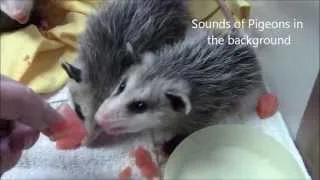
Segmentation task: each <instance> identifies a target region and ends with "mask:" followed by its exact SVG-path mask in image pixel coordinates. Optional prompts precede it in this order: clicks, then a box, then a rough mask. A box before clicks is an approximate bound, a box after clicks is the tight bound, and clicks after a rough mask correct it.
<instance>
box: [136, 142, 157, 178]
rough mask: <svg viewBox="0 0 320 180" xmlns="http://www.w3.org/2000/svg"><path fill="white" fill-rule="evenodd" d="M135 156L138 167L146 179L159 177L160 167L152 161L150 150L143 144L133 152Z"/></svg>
mask: <svg viewBox="0 0 320 180" xmlns="http://www.w3.org/2000/svg"><path fill="white" fill-rule="evenodd" d="M131 153H132V154H133V155H134V157H135V163H136V165H137V167H138V168H139V169H140V172H141V174H142V175H143V176H144V177H145V178H146V179H148V180H149V179H153V178H155V177H159V175H160V169H159V167H158V166H157V165H156V164H155V163H154V162H153V161H152V157H151V154H150V152H149V151H147V150H146V149H145V148H143V147H142V146H140V147H138V148H137V149H135V150H134V152H131Z"/></svg>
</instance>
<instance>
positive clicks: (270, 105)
mask: <svg viewBox="0 0 320 180" xmlns="http://www.w3.org/2000/svg"><path fill="white" fill-rule="evenodd" d="M278 106H279V103H278V99H277V96H275V95H274V94H270V93H268V94H264V95H262V96H261V97H260V98H259V100H258V104H257V109H256V111H257V115H258V116H259V117H260V118H261V119H265V118H268V117H270V116H272V115H274V114H275V113H276V112H277V110H278Z"/></svg>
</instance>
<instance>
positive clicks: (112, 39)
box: [63, 0, 190, 144]
mask: <svg viewBox="0 0 320 180" xmlns="http://www.w3.org/2000/svg"><path fill="white" fill-rule="evenodd" d="M187 7H188V6H187V3H186V1H185V0H169V1H167V0H165V1H163V0H116V1H113V2H112V3H111V4H108V7H106V8H105V7H103V8H102V9H101V10H99V11H98V12H97V13H96V14H94V15H92V16H90V17H89V20H88V23H87V28H86V30H85V32H84V34H83V35H82V36H81V38H80V42H79V50H78V51H79V55H78V58H77V61H76V63H75V64H74V65H70V64H67V63H65V64H63V67H64V69H65V70H66V71H67V73H68V74H69V76H70V77H71V78H72V79H73V80H71V81H70V83H69V87H70V92H71V95H72V99H73V102H74V104H75V109H76V111H77V112H78V114H79V116H81V117H82V118H83V119H84V123H85V126H86V127H87V129H88V131H89V137H88V138H87V139H86V142H85V144H91V143H92V142H94V139H95V138H96V137H97V136H98V135H99V134H100V132H101V130H100V128H99V127H98V126H96V121H95V120H94V116H95V113H96V111H97V110H98V108H99V107H100V105H101V104H102V103H103V102H104V101H105V99H107V98H108V97H109V96H110V94H111V92H112V90H113V89H114V88H115V87H116V85H117V84H118V83H119V81H120V78H121V76H122V75H123V74H124V73H125V72H126V70H127V69H128V68H129V67H130V66H132V65H133V64H136V63H138V61H139V58H138V57H139V56H140V54H141V53H144V52H146V51H151V52H154V51H156V50H158V49H160V47H162V46H164V45H166V44H173V43H174V42H176V41H178V40H179V39H182V38H183V37H184V35H185V32H186V29H187V26H188V25H189V23H190V16H189V12H188V8H187Z"/></svg>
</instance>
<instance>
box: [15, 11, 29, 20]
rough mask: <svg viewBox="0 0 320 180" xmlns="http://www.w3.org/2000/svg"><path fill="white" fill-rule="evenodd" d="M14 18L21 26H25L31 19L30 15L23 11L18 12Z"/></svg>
mask: <svg viewBox="0 0 320 180" xmlns="http://www.w3.org/2000/svg"><path fill="white" fill-rule="evenodd" d="M14 18H15V20H16V21H18V22H19V23H20V24H25V23H27V22H28V20H29V17H28V15H27V14H26V13H25V12H24V11H23V10H21V9H19V10H17V11H16V13H15V15H14Z"/></svg>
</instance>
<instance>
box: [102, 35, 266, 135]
mask: <svg viewBox="0 0 320 180" xmlns="http://www.w3.org/2000/svg"><path fill="white" fill-rule="evenodd" d="M190 32H191V33H189V34H188V35H187V36H186V39H184V40H182V41H180V42H178V43H176V44H174V45H168V46H165V47H164V48H162V49H161V50H159V51H158V52H156V53H146V54H145V55H144V56H143V60H142V61H141V62H142V63H141V64H139V65H136V66H132V67H131V68H130V70H128V72H127V73H126V74H124V76H123V78H122V79H126V82H127V84H129V85H127V87H126V89H124V90H123V92H122V93H121V94H114V95H113V96H111V97H110V98H109V99H107V100H106V103H105V106H104V108H105V110H106V111H108V110H109V109H112V108H114V107H115V106H119V108H118V107H116V108H114V109H115V110H116V111H117V112H116V113H114V112H112V110H110V112H109V111H108V112H109V120H112V118H115V120H114V121H116V118H118V117H130V119H128V121H127V124H130V123H134V122H136V121H139V119H142V118H144V119H145V121H144V122H145V123H144V124H147V123H149V124H154V126H153V127H150V126H145V125H143V124H141V126H142V127H144V126H145V127H147V128H155V129H156V128H164V129H170V130H172V131H174V132H175V133H179V134H188V133H191V132H193V131H195V130H198V129H200V128H202V127H205V126H208V125H211V124H215V123H217V122H218V121H219V120H222V119H223V118H227V116H228V115H230V114H232V113H237V112H240V111H242V110H241V109H242V107H243V104H242V103H247V104H245V106H248V108H251V109H250V110H252V111H254V110H255V109H254V108H255V105H256V102H257V101H256V100H257V97H258V96H259V95H260V93H259V92H263V89H264V86H263V80H262V75H261V68H260V65H259V62H258V60H257V57H256V54H255V52H254V50H253V49H252V48H251V47H250V46H249V45H229V44H227V41H225V43H224V44H222V45H209V44H208V42H207V37H208V36H210V35H212V34H211V33H209V32H206V31H196V32H192V31H190ZM228 35H230V36H232V37H238V36H239V34H238V33H236V32H231V33H228V34H225V35H222V37H223V38H225V40H226V38H227V36H228ZM167 93H170V94H173V95H174V96H175V97H178V98H180V101H182V102H183V103H184V107H183V111H175V110H173V109H172V108H171V107H170V101H171V99H170V98H168V97H166V95H165V94H167ZM250 96H255V98H253V99H252V97H250ZM117 98H121V99H117ZM250 98H251V99H252V100H250V101H249V100H248V99H250ZM136 100H139V101H146V102H147V104H149V106H150V109H148V110H147V111H146V112H144V113H141V114H134V113H131V114H130V113H129V112H128V110H126V109H125V107H128V104H129V103H131V102H133V101H136ZM114 102H120V103H118V104H117V103H114ZM121 107H122V108H121ZM118 109H121V110H120V111H119V110H118ZM113 114H117V116H114V117H113V116H112V115H113ZM146 114H147V115H146ZM155 114H156V115H155ZM151 115H152V116H151ZM148 117H150V118H148ZM151 117H152V118H151ZM152 121H159V123H155V122H152ZM142 127H139V128H140V129H139V130H143V129H142ZM129 131H130V130H129ZM132 131H137V129H134V130H132Z"/></svg>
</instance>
